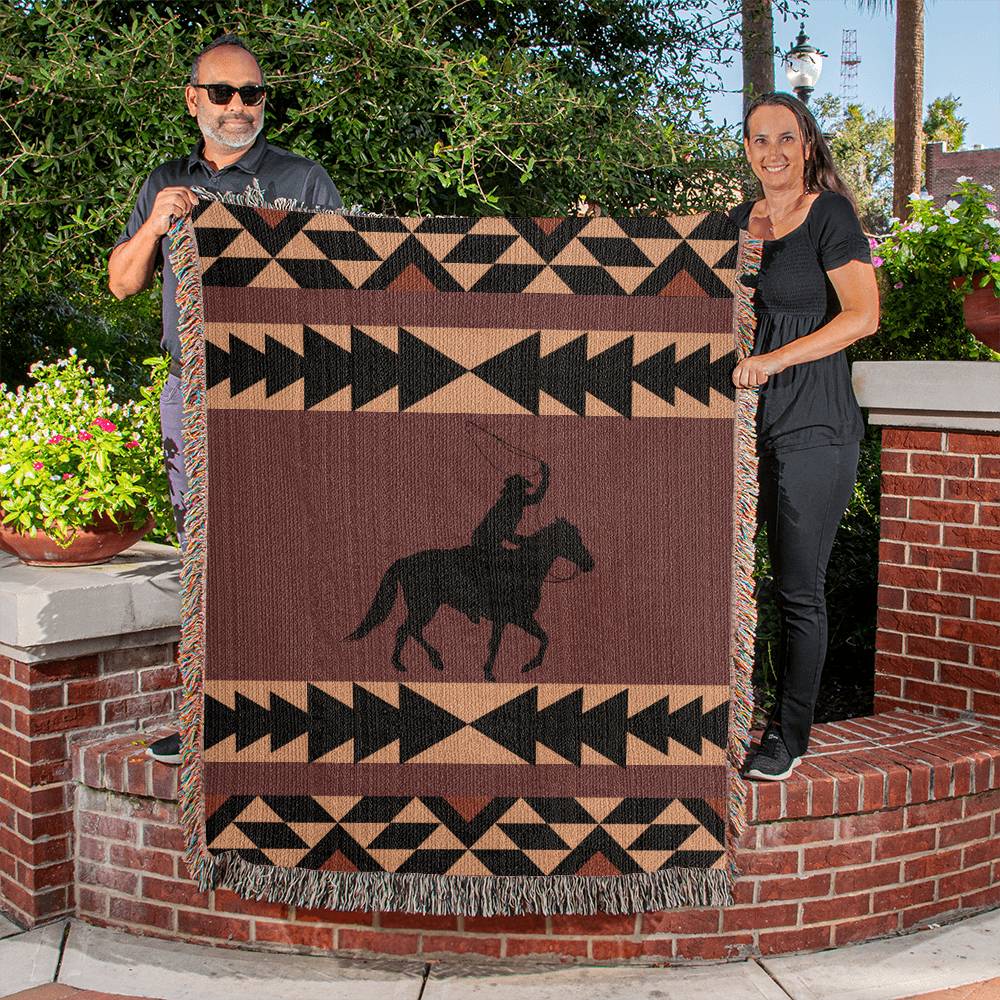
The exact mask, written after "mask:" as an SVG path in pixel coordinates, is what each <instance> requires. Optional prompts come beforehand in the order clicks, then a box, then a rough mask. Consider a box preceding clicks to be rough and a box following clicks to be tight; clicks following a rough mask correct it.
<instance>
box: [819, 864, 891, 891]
mask: <svg viewBox="0 0 1000 1000" xmlns="http://www.w3.org/2000/svg"><path fill="white" fill-rule="evenodd" d="M900 871H901V867H900V863H899V862H898V861H890V862H886V863H885V864H879V865H866V866H865V867H863V868H851V869H849V870H847V871H839V872H836V873H835V875H834V889H833V891H834V892H835V893H836V894H837V895H840V894H842V893H848V892H857V891H858V890H859V889H871V888H874V887H875V886H880V885H894V884H895V883H896V882H898V881H899V878H900Z"/></svg>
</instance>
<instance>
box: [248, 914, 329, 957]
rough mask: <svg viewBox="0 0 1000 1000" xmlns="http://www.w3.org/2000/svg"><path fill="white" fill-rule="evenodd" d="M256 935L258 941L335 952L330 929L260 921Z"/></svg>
mask: <svg viewBox="0 0 1000 1000" xmlns="http://www.w3.org/2000/svg"><path fill="white" fill-rule="evenodd" d="M254 934H255V936H256V940H258V941H268V942H273V943H274V944H287V945H295V946H297V947H301V948H320V949H322V950H323V951H332V950H333V929H332V928H330V927H318V926H316V925H315V924H305V925H303V924H289V923H284V922H282V923H272V922H270V921H267V920H258V921H256V923H255V925H254Z"/></svg>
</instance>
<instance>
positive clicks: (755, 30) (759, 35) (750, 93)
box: [741, 0, 774, 115]
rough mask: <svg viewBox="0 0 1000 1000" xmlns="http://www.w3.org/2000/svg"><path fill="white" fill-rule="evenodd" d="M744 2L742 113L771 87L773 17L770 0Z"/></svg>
mask: <svg viewBox="0 0 1000 1000" xmlns="http://www.w3.org/2000/svg"><path fill="white" fill-rule="evenodd" d="M742 3H743V27H742V32H741V33H742V35H743V114H744V115H745V114H746V110H747V105H749V103H750V102H751V101H752V100H753V99H754V98H755V97H758V96H759V95H761V94H769V93H771V91H772V90H774V18H773V16H772V12H771V0H742Z"/></svg>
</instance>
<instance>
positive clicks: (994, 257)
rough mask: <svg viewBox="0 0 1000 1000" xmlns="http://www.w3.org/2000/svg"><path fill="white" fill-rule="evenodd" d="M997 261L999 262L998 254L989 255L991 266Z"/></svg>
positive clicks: (999, 255) (999, 256)
mask: <svg viewBox="0 0 1000 1000" xmlns="http://www.w3.org/2000/svg"><path fill="white" fill-rule="evenodd" d="M998 260H1000V253H991V254H990V263H991V264H995V263H996V262H997V261H998Z"/></svg>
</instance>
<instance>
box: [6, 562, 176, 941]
mask: <svg viewBox="0 0 1000 1000" xmlns="http://www.w3.org/2000/svg"><path fill="white" fill-rule="evenodd" d="M144 548H145V549H146V550H147V551H146V553H145V555H146V558H145V560H144V561H140V559H139V558H137V556H139V557H141V556H142V555H143V553H142V552H141V551H140V552H139V553H136V550H134V549H133V550H131V552H130V553H129V554H127V555H126V556H125V557H122V558H121V559H120V560H116V562H115V563H111V564H108V565H107V566H101V567H94V568H89V569H56V568H51V569H47V568H36V567H29V566H22V565H20V564H19V563H18V562H17V560H15V559H13V558H8V557H6V556H3V555H2V554H0V611H2V612H3V614H0V910H2V911H3V912H4V913H5V914H6V915H7V916H9V917H10V918H11V919H13V920H14V921H16V922H17V923H18V924H20V925H22V926H25V927H33V926H35V925H37V924H40V923H45V922H48V921H51V920H55V919H58V918H59V917H62V916H65V915H66V914H70V913H72V912H73V910H74V905H75V904H74V898H73V892H74V890H73V881H74V870H73V869H74V853H73V834H74V830H73V805H74V787H75V786H74V782H73V777H72V766H71V763H70V761H71V756H72V752H73V747H74V745H75V744H77V743H79V742H81V741H85V740H89V739H93V738H95V737H107V736H109V735H112V734H118V733H127V732H137V731H138V732H141V731H144V730H146V729H147V728H149V727H152V726H155V725H159V726H161V727H162V724H163V722H164V721H165V720H167V719H169V718H171V717H172V716H173V715H174V714H175V713H176V711H177V709H178V707H179V700H180V679H179V676H178V671H177V664H176V662H175V660H176V643H175V641H174V640H175V639H176V614H177V600H176V593H175V592H174V593H171V591H170V589H169V588H167V589H165V590H164V589H163V588H162V587H159V586H152V587H150V586H149V585H150V583H151V581H152V582H153V583H156V582H157V580H158V578H159V577H160V576H161V575H162V574H164V573H166V575H167V577H169V576H170V574H171V573H174V574H175V573H176V559H175V558H174V557H173V550H170V549H166V548H165V547H163V546H146V547H144ZM157 550H159V551H157ZM159 582H161V583H162V580H161V581H159ZM144 587H145V588H146V589H151V590H152V591H153V592H155V593H156V594H158V595H159V600H160V601H161V603H163V604H165V605H166V607H165V608H161V611H162V612H163V613H164V614H166V615H167V618H168V619H169V615H170V614H171V611H170V609H171V607H172V608H173V611H172V614H173V616H174V625H173V627H170V626H167V627H162V622H160V621H159V620H157V619H155V618H154V620H153V623H154V624H160V625H161V627H158V628H153V629H149V628H137V627H136V626H138V625H145V624H147V621H145V620H144V618H143V616H142V615H139V614H138V613H133V614H131V615H129V616H124V615H123V613H122V609H123V608H129V607H130V606H131V601H132V598H134V597H135V596H136V591H140V592H141V591H142V590H143V589H144ZM89 603H91V604H94V606H95V607H96V606H98V605H100V606H103V607H106V608H107V614H106V615H105V616H101V615H99V614H94V613H91V612H92V610H93V609H92V608H88V604H89ZM81 612H82V613H81ZM109 628H110V629H115V630H117V631H116V632H115V634H112V635H101V634H99V633H100V632H101V631H102V630H103V631H107V630H108V629H109ZM88 632H89V634H88ZM164 639H166V640H168V641H163V640H164ZM153 640H155V641H153ZM122 647H125V648H122ZM74 652H75V653H76V654H77V655H72V654H73V653H74Z"/></svg>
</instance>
